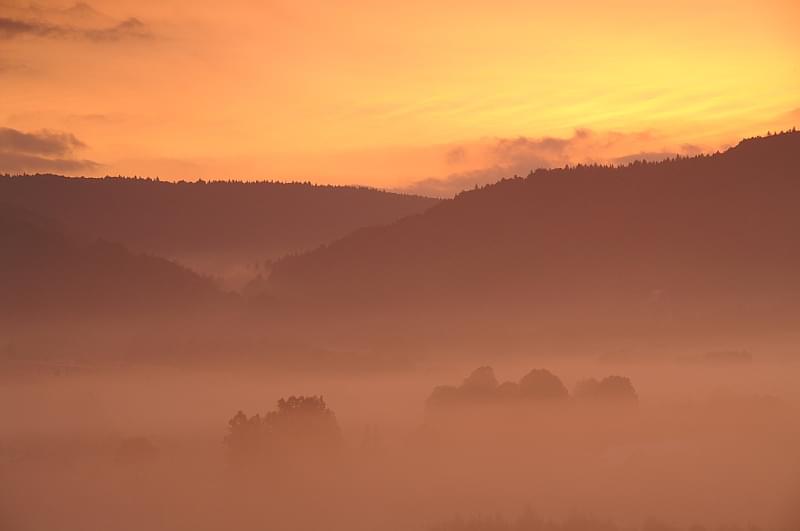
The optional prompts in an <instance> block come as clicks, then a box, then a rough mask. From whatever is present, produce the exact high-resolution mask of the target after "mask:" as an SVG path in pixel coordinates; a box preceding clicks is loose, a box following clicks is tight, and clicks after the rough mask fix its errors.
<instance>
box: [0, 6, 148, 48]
mask: <svg viewBox="0 0 800 531" xmlns="http://www.w3.org/2000/svg"><path fill="white" fill-rule="evenodd" d="M26 36H28V37H39V38H50V39H83V40H88V41H93V42H110V41H120V40H123V39H145V38H149V37H151V36H152V34H151V32H150V31H149V30H148V28H147V26H146V25H145V24H144V23H143V22H142V21H141V20H139V19H137V18H134V17H131V18H128V19H125V20H122V21H115V20H113V19H111V18H110V17H107V16H105V15H103V14H102V13H99V12H98V11H96V10H95V9H94V8H92V7H91V6H90V5H88V4H86V3H82V2H79V3H77V4H75V5H73V6H72V7H70V8H67V9H63V10H52V9H50V10H47V9H43V8H41V7H37V6H31V7H28V8H26V9H16V10H14V11H13V12H9V13H0V40H9V39H14V38H17V37H26Z"/></svg>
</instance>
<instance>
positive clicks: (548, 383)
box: [519, 369, 569, 401]
mask: <svg viewBox="0 0 800 531" xmlns="http://www.w3.org/2000/svg"><path fill="white" fill-rule="evenodd" d="M519 395H520V397H521V398H524V399H526V400H542V401H560V400H566V399H568V398H569V391H567V388H566V387H565V386H564V383H563V382H562V381H561V379H560V378H559V377H558V376H556V375H555V374H553V373H552V372H550V371H548V370H546V369H533V370H532V371H531V372H529V373H528V374H526V375H525V376H523V377H522V379H521V380H520V381H519Z"/></svg>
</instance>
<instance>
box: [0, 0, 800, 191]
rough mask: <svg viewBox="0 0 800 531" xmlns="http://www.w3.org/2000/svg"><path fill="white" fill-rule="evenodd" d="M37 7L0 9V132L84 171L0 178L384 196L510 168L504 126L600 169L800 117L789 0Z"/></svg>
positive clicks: (712, 144) (701, 146)
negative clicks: (362, 190) (578, 136)
mask: <svg viewBox="0 0 800 531" xmlns="http://www.w3.org/2000/svg"><path fill="white" fill-rule="evenodd" d="M31 5H33V4H31ZM36 6H38V7H31V6H29V4H28V3H27V2H11V3H10V4H9V3H8V2H3V3H2V4H0V79H1V80H2V90H1V92H2V98H0V127H7V128H12V129H15V130H19V131H21V132H25V133H32V132H38V131H40V130H42V129H46V130H50V131H58V132H66V133H70V134H73V135H75V137H76V138H77V139H78V140H79V141H80V142H81V143H83V144H85V147H81V148H80V149H74V150H70V151H69V152H66V153H62V154H61V155H59V156H58V157H56V158H63V159H70V160H80V161H91V163H88V162H87V163H86V164H66V165H64V164H62V165H61V166H62V167H61V168H59V164H58V163H53V164H49V165H48V163H44V164H38V166H39V167H37V163H36V162H35V161H28V162H27V163H26V164H21V165H19V167H16V168H10V169H11V170H18V171H40V170H46V169H48V166H49V167H50V169H51V170H53V171H57V172H58V173H67V174H73V175H74V174H86V175H105V174H125V175H147V176H154V177H155V176H159V177H161V178H162V179H169V180H176V179H194V178H201V177H202V178H238V179H248V180H249V179H281V180H311V181H314V182H321V183H327V182H333V183H357V184H367V185H371V186H376V187H388V188H393V187H404V186H408V185H410V184H412V183H414V182H417V181H422V180H425V179H431V178H435V179H443V178H446V177H447V176H448V175H452V174H464V173H465V172H481V171H482V170H483V169H484V168H490V167H494V166H499V167H501V168H509V169H511V170H513V171H516V170H517V169H519V168H518V167H517V166H519V165H515V164H514V163H512V162H511V161H509V160H505V159H503V158H502V157H500V156H499V155H498V154H497V153H496V150H495V149H494V147H495V145H496V143H497V142H498V141H501V140H503V139H514V138H518V137H525V138H527V139H530V140H536V139H540V138H542V137H556V138H571V137H573V135H574V133H575V131H576V130H582V129H586V130H590V131H591V132H593V133H594V134H595V135H597V136H598V137H600V138H607V135H616V134H617V133H619V134H620V135H622V136H625V137H626V138H627V140H626V141H625V142H624V144H623V145H620V144H618V143H616V142H610V143H609V142H605V141H603V142H601V143H600V144H602V145H595V147H593V148H591V149H583V148H575V149H573V150H572V151H571V152H570V154H569V156H568V157H565V156H562V157H557V158H556V159H553V160H550V163H552V164H559V163H562V162H564V161H569V162H581V161H585V160H603V161H606V160H611V159H615V158H618V157H626V156H631V155H635V154H637V153H681V152H683V151H682V150H683V149H684V148H682V146H687V145H689V146H691V147H690V148H689V150H690V151H691V152H696V151H697V150H703V151H714V150H716V149H718V148H720V147H723V146H726V145H729V144H731V143H734V142H735V141H736V140H737V139H738V138H741V137H743V136H748V135H751V134H756V133H761V132H764V131H766V130H769V129H779V128H782V127H791V126H793V125H796V124H797V122H798V120H799V119H800V114H798V108H800V98H798V94H800V69H799V68H798V65H800V32H798V31H797V27H798V24H800V4H798V3H797V2H794V1H791V0H760V1H754V0H742V1H739V2H729V1H718V0H714V1H701V2H696V1H691V2H690V1H685V0H680V1H670V2H664V1H659V2H638V1H636V2H634V1H614V2H592V1H568V2H514V1H504V2H499V3H498V2H494V1H493V2H484V1H481V2H466V3H465V2H450V1H445V2H436V3H432V4H431V3H428V2H425V3H423V2H410V3H396V2H366V1H360V0H350V1H345V2H280V1H271V2H250V1H242V0H234V1H231V2H227V3H226V5H225V7H224V9H220V8H219V7H218V5H217V4H216V3H212V2H188V1H185V0H171V1H167V2H148V3H143V2H129V1H114V2H111V1H102V2H101V1H98V2H95V3H92V5H91V6H88V5H86V4H78V5H77V6H73V5H71V4H69V3H56V2H54V3H52V4H51V3H46V4H38V3H37V4H36ZM131 20H134V21H135V23H133V24H131V23H128V24H126V22H130V21H131ZM21 23H24V24H26V25H25V26H20V24H21ZM15 24H16V25H15ZM43 28H44V29H43ZM620 135H616V136H620ZM605 144H610V145H609V146H606V147H603V146H605ZM567 159H569V160H567ZM548 160H549V159H548ZM518 162H520V161H518ZM521 162H522V166H519V167H520V168H521V167H524V165H525V162H528V161H521ZM540 162H541V161H540V160H539V159H532V160H531V161H530V165H531V166H533V165H535V164H537V163H540ZM529 169H532V168H529ZM474 177H475V179H477V180H481V178H482V177H481V176H480V175H479V174H474ZM485 180H487V181H490V180H492V179H485ZM444 188H445V189H447V186H444Z"/></svg>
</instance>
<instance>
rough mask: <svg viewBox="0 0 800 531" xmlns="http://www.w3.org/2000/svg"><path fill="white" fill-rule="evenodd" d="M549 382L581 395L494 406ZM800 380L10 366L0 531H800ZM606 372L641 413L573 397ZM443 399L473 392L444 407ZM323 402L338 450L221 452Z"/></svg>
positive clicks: (639, 368) (586, 365) (726, 374)
mask: <svg viewBox="0 0 800 531" xmlns="http://www.w3.org/2000/svg"><path fill="white" fill-rule="evenodd" d="M609 358H611V359H609ZM479 366H484V367H487V366H491V367H492V369H491V370H488V369H481V370H479V371H478V375H477V376H476V377H475V378H472V379H471V380H470V379H468V377H469V375H470V374H471V373H473V370H475V369H477V368H478V367H479ZM532 369H539V370H542V369H544V370H547V371H549V372H550V373H551V374H552V375H553V376H554V377H555V378H557V379H559V380H561V382H562V383H563V386H564V388H565V389H566V390H567V391H568V393H569V395H568V396H561V397H560V398H557V399H543V398H542V397H541V396H534V395H535V394H536V393H535V389H534V391H532V392H531V393H529V394H528V395H525V393H523V392H522V391H521V392H520V393H519V395H518V396H517V395H515V398H512V399H504V398H498V396H499V395H497V396H495V395H493V394H492V393H495V390H493V389H499V388H500V387H499V386H498V384H499V385H504V384H502V382H506V381H510V382H521V380H523V377H525V375H526V374H528V373H529V372H530V371H531V370H532ZM481 371H483V372H481ZM487 374H489V375H490V376H492V375H493V376H494V377H495V378H496V381H495V382H494V383H493V382H492V381H490V380H491V378H489V379H488V380H487V378H486V376H487ZM537 374H538V373H537ZM797 374H798V366H797V363H796V362H794V361H787V360H786V358H783V357H778V356H768V355H767V356H758V355H754V354H753V355H741V354H740V355H735V354H731V355H728V356H726V355H725V354H721V353H719V352H716V353H710V354H709V353H702V352H701V353H696V352H679V353H678V352H676V353H674V355H673V356H669V357H661V358H659V359H654V360H650V361H636V362H632V361H624V360H623V361H619V360H618V359H617V360H615V359H614V357H613V356H611V357H609V356H605V357H601V358H597V357H572V358H564V357H561V358H560V359H554V358H552V357H547V356H543V355H538V354H536V353H532V354H531V355H530V356H525V357H518V358H514V359H488V358H487V360H486V361H485V363H483V364H477V365H476V364H475V363H474V362H463V363H458V364H456V363H433V362H429V363H420V364H415V365H413V366H409V367H406V368H403V369H395V370H385V369H384V370H373V371H366V370H360V371H356V370H352V369H341V370H328V371H321V370H320V371H309V370H294V371H291V370H285V369H281V370H279V369H275V368H274V367H272V366H269V365H266V364H256V363H251V364H247V363H237V364H233V363H231V364H229V365H227V366H225V367H221V366H220V365H214V366H201V365H196V366H194V367H193V368H186V367H185V366H184V367H182V368H179V367H177V366H172V367H170V366H166V365H163V364H161V365H150V366H146V365H143V364H137V365H122V364H117V365H114V366H111V365H105V366H101V365H95V366H91V367H89V366H77V365H76V366H67V365H43V364H39V365H33V364H28V365H24V364H16V365H12V364H11V363H10V362H5V365H4V371H3V381H2V387H0V393H1V396H0V408H2V418H3V419H4V422H3V424H2V432H1V433H0V437H1V439H0V440H2V445H1V446H0V467H1V468H0V471H1V472H0V489H2V490H0V501H1V503H2V504H1V505H0V527H2V528H3V529H15V530H26V529H62V530H72V529H75V530H79V529H80V530H104V529H153V530H156V529H165V530H166V529H170V530H184V529H186V530H189V529H192V530H195V529H241V530H249V529H297V530H301V529H331V530H355V529H365V530H366V529H387V530H388V529H473V530H476V531H477V530H481V529H561V528H564V529H611V528H613V529H653V530H655V529H690V528H692V526H703V528H704V529H709V530H713V529H750V528H751V526H755V527H757V528H758V529H763V530H767V529H770V530H771V529H775V530H789V529H797V528H798V527H797V526H798V522H799V521H798V516H799V515H798V511H797V507H798V502H800V450H798V448H800V425H798V422H797V418H798V406H799V405H800V392H798V390H797V387H796V375H797ZM611 375H619V376H622V377H624V378H628V379H629V381H630V383H631V384H632V387H633V389H635V395H634V396H635V399H634V400H633V401H632V402H631V401H619V400H615V399H613V397H612V399H608V400H604V399H602V398H598V397H597V396H595V395H592V394H591V393H590V394H588V395H587V394H585V393H584V394H581V393H580V392H576V389H578V388H580V385H579V382H582V381H585V380H586V379H588V378H595V379H596V380H597V382H595V383H598V382H603V381H604V380H603V378H605V377H607V376H611ZM465 380H466V381H465ZM528 381H529V382H530V380H528ZM524 385H525V384H524V383H520V384H519V386H520V387H521V389H524ZM531 385H532V384H531ZM440 386H451V387H452V388H454V389H462V392H461V394H459V395H458V396H457V397H456V398H455V399H452V400H449V401H444V402H437V401H436V400H435V399H434V398H431V399H430V400H429V397H431V395H432V393H433V390H434V388H436V387H440ZM494 386H498V387H496V388H495V387H494ZM315 395H321V396H322V397H323V398H324V403H325V405H326V406H327V408H329V410H330V411H332V412H333V413H334V414H335V423H336V424H338V439H336V440H334V439H335V438H332V439H331V440H330V441H329V442H324V438H322V437H319V436H315V435H313V432H304V431H302V430H301V431H294V432H291V433H290V432H288V431H287V432H286V435H285V437H284V439H283V440H284V443H286V444H283V445H276V444H273V443H270V445H262V446H261V447H259V448H257V449H256V450H252V449H251V450H250V451H240V450H241V448H239V449H238V450H237V448H236V447H234V446H233V445H231V444H230V442H228V443H227V444H226V441H225V439H226V436H227V435H229V434H230V433H229V426H228V421H229V420H231V419H232V418H233V417H234V415H235V414H236V413H237V412H238V411H240V410H241V411H243V412H244V413H245V417H251V416H254V415H256V414H259V415H261V416H264V415H265V414H266V413H267V412H268V411H272V410H275V409H276V403H277V401H278V400H279V399H281V398H288V397H290V396H307V397H308V396H315ZM298 419H299V417H298ZM299 422H300V423H301V424H302V422H303V421H302V420H299ZM265 433H266V432H265ZM270 433H277V431H276V430H275V429H273V430H272V432H270ZM304 433H305V435H304ZM317 435H318V434H317ZM265 437H266V436H265ZM304 437H305V439H304ZM309 441H310V442H311V443H313V444H307V443H309ZM321 441H322V442H321ZM237 452H239V453H238V454H237ZM526 519H527V520H526ZM526 522H527V523H526ZM526 525H527V526H528V527H525V526H526ZM537 525H538V526H539V527H536V526H537ZM546 525H550V527H546ZM504 526H505V527H504ZM514 526H516V527H514ZM542 526H545V527H542ZM559 526H561V527H559ZM570 526H572V527H570ZM603 526H606V527H603ZM608 526H612V527H610V528H609V527H608ZM659 526H660V527H659ZM725 526H728V527H725ZM732 526H733V527H732ZM735 526H738V527H735ZM692 529H699V528H692Z"/></svg>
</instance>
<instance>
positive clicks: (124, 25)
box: [83, 18, 151, 41]
mask: <svg viewBox="0 0 800 531" xmlns="http://www.w3.org/2000/svg"><path fill="white" fill-rule="evenodd" d="M83 34H84V35H85V37H86V38H87V39H89V40H92V41H119V40H122V39H144V38H149V37H150V36H151V34H150V32H149V30H148V29H147V26H145V24H144V23H143V22H142V21H141V20H139V19H137V18H129V19H127V20H123V21H122V22H120V23H119V24H117V25H115V26H112V27H110V28H102V29H95V30H84V31H83Z"/></svg>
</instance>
